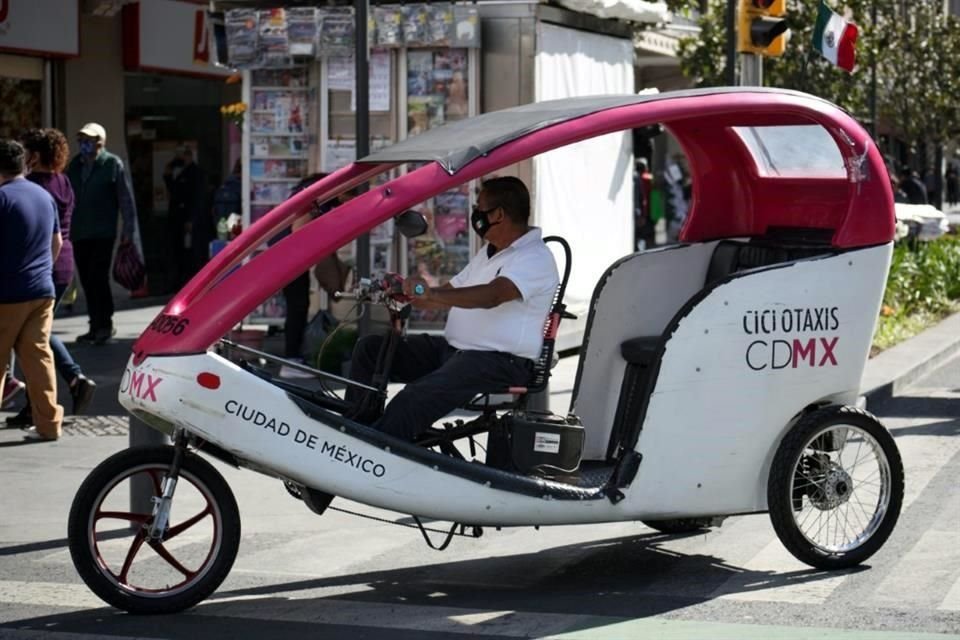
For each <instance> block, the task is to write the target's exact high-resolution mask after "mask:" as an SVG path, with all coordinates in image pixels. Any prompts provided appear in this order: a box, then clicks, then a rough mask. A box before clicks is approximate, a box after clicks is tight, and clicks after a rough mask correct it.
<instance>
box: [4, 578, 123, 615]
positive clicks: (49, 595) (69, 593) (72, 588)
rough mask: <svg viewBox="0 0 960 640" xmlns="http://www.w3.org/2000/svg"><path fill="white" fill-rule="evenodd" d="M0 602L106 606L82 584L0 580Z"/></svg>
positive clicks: (47, 605)
mask: <svg viewBox="0 0 960 640" xmlns="http://www.w3.org/2000/svg"><path fill="white" fill-rule="evenodd" d="M0 602H8V603H11V604H18V605H36V606H42V607H63V608H65V609H91V608H99V607H105V606H107V605H106V604H104V602H103V600H101V599H100V598H98V597H97V596H95V595H94V594H93V592H92V591H90V589H88V588H87V586H86V585H83V584H62V583H59V582H25V581H22V580H0Z"/></svg>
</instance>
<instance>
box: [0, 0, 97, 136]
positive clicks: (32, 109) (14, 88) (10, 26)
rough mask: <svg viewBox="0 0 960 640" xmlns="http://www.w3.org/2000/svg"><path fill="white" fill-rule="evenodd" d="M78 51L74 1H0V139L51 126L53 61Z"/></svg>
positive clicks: (73, 55)
mask: <svg viewBox="0 0 960 640" xmlns="http://www.w3.org/2000/svg"><path fill="white" fill-rule="evenodd" d="M50 15H57V20H56V21H50V20H49V16H50ZM79 53H80V18H79V3H78V2H77V1H76V0H48V1H46V2H43V3H40V2H36V1H35V0H0V105H2V108H0V138H6V137H16V136H19V135H20V134H21V133H22V132H23V131H24V130H26V129H30V128H33V127H42V126H52V124H53V123H54V120H55V118H56V114H55V105H56V102H57V100H56V98H57V96H56V95H55V83H54V78H55V75H56V69H55V65H56V61H58V60H62V59H64V58H70V57H76V56H77V55H79Z"/></svg>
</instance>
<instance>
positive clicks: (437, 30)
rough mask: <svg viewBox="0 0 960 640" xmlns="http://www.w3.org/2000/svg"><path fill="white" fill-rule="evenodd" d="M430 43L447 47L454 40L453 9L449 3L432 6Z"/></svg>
mask: <svg viewBox="0 0 960 640" xmlns="http://www.w3.org/2000/svg"><path fill="white" fill-rule="evenodd" d="M428 40H429V43H430V44H431V45H432V46H434V47H447V46H449V45H450V41H451V40H453V7H452V6H451V5H450V4H449V3H447V2H438V3H436V4H431V5H430V22H429V35H428Z"/></svg>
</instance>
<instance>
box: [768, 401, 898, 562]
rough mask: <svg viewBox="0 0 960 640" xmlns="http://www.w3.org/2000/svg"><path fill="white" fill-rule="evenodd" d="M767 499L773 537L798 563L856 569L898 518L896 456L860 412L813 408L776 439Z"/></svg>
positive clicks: (886, 435) (881, 431) (888, 439)
mask: <svg viewBox="0 0 960 640" xmlns="http://www.w3.org/2000/svg"><path fill="white" fill-rule="evenodd" d="M767 502H768V508H769V510H770V520H771V522H772V523H773V528H774V529H775V530H776V532H777V536H778V537H779V538H780V541H781V542H782V543H783V545H784V546H785V547H786V548H787V550H788V551H790V553H792V554H793V555H794V556H795V557H796V558H797V559H798V560H800V561H801V562H805V563H806V564H809V565H811V566H813V567H817V568H819V569H843V568H847V567H852V566H855V565H858V564H860V563H861V562H863V561H864V560H866V559H867V558H869V557H870V556H872V555H873V554H874V553H876V552H877V551H878V550H879V549H880V547H882V546H883V543H884V542H886V540H887V538H888V537H889V536H890V534H891V532H892V531H893V528H894V526H895V525H896V523H897V518H898V517H899V515H900V507H901V505H902V503H903V463H902V461H901V459H900V452H899V451H898V450H897V445H896V443H895V442H894V440H893V437H892V436H891V435H890V432H889V431H887V430H886V428H885V427H884V426H883V425H882V424H881V423H880V421H879V420H877V419H876V418H875V417H874V416H872V415H870V414H869V413H867V412H865V411H860V410H858V409H855V408H853V407H837V406H834V407H826V408H823V409H819V410H816V411H813V412H811V413H810V414H808V415H806V416H804V417H803V418H801V419H800V420H799V421H798V422H797V424H795V425H794V426H793V428H792V429H791V430H790V431H789V432H788V433H787V435H786V436H784V438H783V440H782V441H781V443H780V447H779V449H778V450H777V453H776V455H775V456H774V459H773V464H772V465H771V467H770V477H769V480H768V483H767Z"/></svg>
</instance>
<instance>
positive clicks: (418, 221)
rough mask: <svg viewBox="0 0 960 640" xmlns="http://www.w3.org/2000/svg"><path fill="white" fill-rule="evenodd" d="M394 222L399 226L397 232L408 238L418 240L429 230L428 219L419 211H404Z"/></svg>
mask: <svg viewBox="0 0 960 640" xmlns="http://www.w3.org/2000/svg"><path fill="white" fill-rule="evenodd" d="M393 220H394V222H396V224H397V230H398V231H400V233H402V234H403V235H404V236H405V237H407V238H416V237H417V236H422V235H423V234H425V233H426V232H427V229H428V228H429V225H428V224H427V219H426V218H425V217H424V216H423V214H422V213H420V212H419V211H414V210H413V209H410V210H409V211H404V212H403V213H401V214H400V215H398V216H397V217H395V218H394V219H393Z"/></svg>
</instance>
